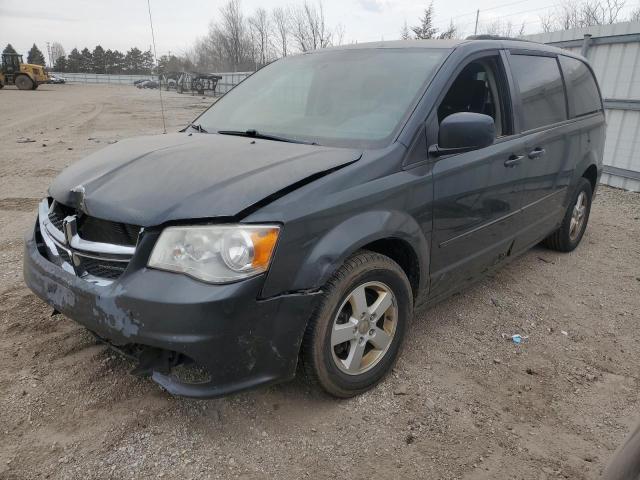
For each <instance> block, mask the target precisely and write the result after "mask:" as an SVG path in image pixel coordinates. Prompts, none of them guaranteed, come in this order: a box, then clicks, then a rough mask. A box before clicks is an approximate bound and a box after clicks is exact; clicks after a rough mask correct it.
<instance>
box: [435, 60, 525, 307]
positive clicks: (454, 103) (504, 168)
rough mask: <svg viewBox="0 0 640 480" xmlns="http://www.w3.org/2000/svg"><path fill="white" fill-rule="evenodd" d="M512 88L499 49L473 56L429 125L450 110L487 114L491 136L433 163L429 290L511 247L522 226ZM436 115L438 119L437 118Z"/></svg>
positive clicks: (457, 280)
mask: <svg viewBox="0 0 640 480" xmlns="http://www.w3.org/2000/svg"><path fill="white" fill-rule="evenodd" d="M510 92H511V89H510V87H509V82H508V81H507V75H506V71H505V69H504V65H503V61H502V58H501V56H500V55H499V54H495V55H490V56H484V57H480V58H475V59H473V60H471V61H470V62H468V63H467V64H466V65H465V66H463V68H462V69H461V71H460V72H459V73H458V74H457V76H456V77H455V80H454V81H453V82H452V84H451V86H450V87H449V89H448V91H447V93H446V95H445V96H444V98H443V99H442V100H441V102H440V104H439V107H438V110H437V116H434V118H433V119H431V122H436V123H435V124H434V123H431V124H430V128H429V131H430V132H436V131H437V126H438V125H439V123H440V122H441V121H442V120H443V119H444V118H445V117H446V116H447V115H450V114H452V113H457V112H462V111H467V112H476V113H483V114H486V115H490V116H491V117H493V119H494V121H495V124H496V132H497V136H498V138H497V139H496V142H495V143H494V144H493V145H491V146H489V147H486V148H483V149H479V150H475V151H471V152H467V153H462V154H457V155H449V156H446V157H440V158H438V159H437V160H436V161H435V164H434V166H433V185H434V203H433V205H434V209H433V235H432V247H431V264H430V273H431V289H430V297H431V298H432V299H436V298H438V297H441V296H445V295H447V294H449V293H451V291H454V290H458V289H460V288H462V287H463V286H464V285H466V284H467V283H469V282H471V281H472V280H473V279H474V278H476V277H477V276H478V275H480V274H481V273H483V272H485V271H487V270H489V269H490V268H491V267H492V266H494V265H497V264H498V263H500V262H501V260H503V259H504V258H505V257H507V256H508V255H509V254H510V250H511V247H512V246H513V242H514V239H515V236H516V234H517V232H518V230H519V228H520V227H521V223H520V222H521V216H520V213H521V212H520V209H521V207H522V185H523V181H524V177H525V172H524V168H523V167H524V154H525V148H524V140H523V139H522V138H521V137H517V136H514V135H513V132H514V122H513V115H512V112H513V108H512V103H511V95H510ZM436 117H437V118H436Z"/></svg>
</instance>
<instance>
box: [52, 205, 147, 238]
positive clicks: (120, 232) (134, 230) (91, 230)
mask: <svg viewBox="0 0 640 480" xmlns="http://www.w3.org/2000/svg"><path fill="white" fill-rule="evenodd" d="M69 215H78V234H79V235H80V237H82V239H84V240H89V241H91V242H102V243H113V244H115V245H126V246H131V247H135V245H136V243H137V242H138V235H139V234H140V230H141V227H139V226H137V225H130V224H128V223H120V222H112V221H110V220H102V219H100V218H96V217H92V216H90V215H85V214H83V213H82V212H76V211H75V210H74V209H73V208H70V207H67V206H66V205H63V204H61V203H59V202H55V201H54V203H53V208H52V209H51V210H50V212H49V220H50V221H51V223H53V225H54V226H55V227H56V228H57V229H58V230H60V231H62V222H63V221H64V219H65V218H66V217H68V216H69Z"/></svg>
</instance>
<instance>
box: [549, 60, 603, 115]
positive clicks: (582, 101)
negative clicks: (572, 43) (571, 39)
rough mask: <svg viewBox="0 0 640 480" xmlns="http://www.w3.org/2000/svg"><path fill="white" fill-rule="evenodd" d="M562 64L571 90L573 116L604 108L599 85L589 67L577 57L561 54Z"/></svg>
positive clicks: (570, 102)
mask: <svg viewBox="0 0 640 480" xmlns="http://www.w3.org/2000/svg"><path fill="white" fill-rule="evenodd" d="M559 58H560V65H561V66H562V72H563V73H564V79H565V81H566V82H567V86H569V85H570V86H571V88H568V90H569V111H570V112H571V116H572V117H579V116H580V115H588V114H589V113H593V112H597V111H599V110H602V103H601V101H600V92H598V85H597V84H596V80H595V78H593V74H592V73H591V70H589V67H587V66H586V65H585V64H584V62H581V61H580V60H577V59H575V58H570V57H565V56H560V57H559Z"/></svg>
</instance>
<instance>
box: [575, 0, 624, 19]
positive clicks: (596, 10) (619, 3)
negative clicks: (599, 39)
mask: <svg viewBox="0 0 640 480" xmlns="http://www.w3.org/2000/svg"><path fill="white" fill-rule="evenodd" d="M624 5H625V1H624V0H587V1H585V2H584V4H583V5H582V19H583V23H585V24H587V25H608V24H611V23H616V22H617V21H618V17H619V16H620V11H621V10H622V9H623V8H624Z"/></svg>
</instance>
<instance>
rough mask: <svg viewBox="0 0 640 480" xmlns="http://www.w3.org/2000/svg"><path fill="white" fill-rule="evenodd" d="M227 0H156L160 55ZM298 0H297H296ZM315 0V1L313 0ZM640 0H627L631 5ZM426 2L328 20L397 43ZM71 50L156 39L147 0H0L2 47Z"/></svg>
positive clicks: (286, 0) (363, 2)
mask: <svg viewBox="0 0 640 480" xmlns="http://www.w3.org/2000/svg"><path fill="white" fill-rule="evenodd" d="M225 1H226V0H187V1H176V0H151V8H152V14H153V21H154V27H155V32H156V45H157V50H158V55H162V54H166V53H168V52H169V51H171V52H176V53H184V52H185V51H186V50H188V49H189V48H190V47H191V45H192V44H193V42H194V40H195V39H196V37H198V36H202V35H204V34H205V33H206V32H207V29H208V25H209V23H210V21H211V20H215V19H216V18H218V11H219V8H220V6H221V5H222V4H224V3H225ZM298 1H299V0H298ZM312 1H313V0H312ZM295 2H296V0H262V1H260V0H242V6H243V10H244V11H245V13H251V12H252V11H253V10H254V9H255V8H257V7H259V6H264V7H265V8H267V9H270V8H272V7H275V6H286V5H291V4H295ZM638 2H639V0H627V7H629V9H631V8H633V7H635V6H637V5H638V4H639V3H638ZM427 3H428V2H427V1H418V0H323V4H324V8H325V14H326V18H327V23H328V24H329V25H330V26H336V25H338V24H342V25H343V26H344V31H345V36H344V41H345V42H346V43H350V42H352V41H358V42H365V41H377V40H380V39H384V40H393V39H397V38H398V37H399V35H400V30H401V28H402V25H403V24H404V22H405V20H406V21H407V22H408V23H409V26H411V25H415V24H416V23H417V19H418V18H419V17H420V15H421V14H422V11H423V10H424V8H425V6H426V5H427ZM558 3H560V0H539V1H532V0H520V1H518V0H511V1H510V0H479V1H475V2H470V1H468V0H435V2H434V7H435V11H436V25H437V26H439V27H440V28H441V29H445V28H446V26H447V25H448V23H449V21H450V20H451V19H453V21H454V23H455V24H457V25H458V26H459V28H460V29H461V30H462V31H463V32H464V33H465V34H471V33H473V27H474V22H475V9H476V8H479V9H480V21H481V23H482V22H490V21H493V20H495V19H496V18H500V19H502V20H503V21H504V22H506V21H512V22H513V23H514V24H518V25H520V24H521V23H523V22H524V23H525V24H526V29H527V32H528V33H535V32H536V31H538V30H539V29H540V23H539V16H540V14H543V13H545V12H547V11H549V10H551V9H553V6H554V5H557V4H558ZM54 41H58V42H60V43H62V45H63V46H64V48H65V49H66V51H67V53H69V51H71V49H72V48H74V47H78V48H82V47H85V46H88V47H89V48H90V49H93V47H94V46H95V45H97V44H100V45H102V46H103V47H104V48H105V49H106V48H111V49H118V50H122V51H126V50H127V49H129V48H130V47H132V46H137V47H139V48H141V49H143V50H145V49H147V48H149V45H150V44H151V33H150V29H149V16H148V12H147V1H146V0H58V1H52V0H26V1H25V0H0V45H2V47H4V45H6V44H7V43H11V44H13V46H14V47H15V48H16V49H17V50H18V51H19V52H21V53H25V54H26V52H27V50H28V49H29V48H30V47H31V45H32V44H33V43H34V42H35V43H36V44H37V45H38V46H39V47H40V49H41V50H42V51H43V52H44V53H45V56H46V42H54Z"/></svg>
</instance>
